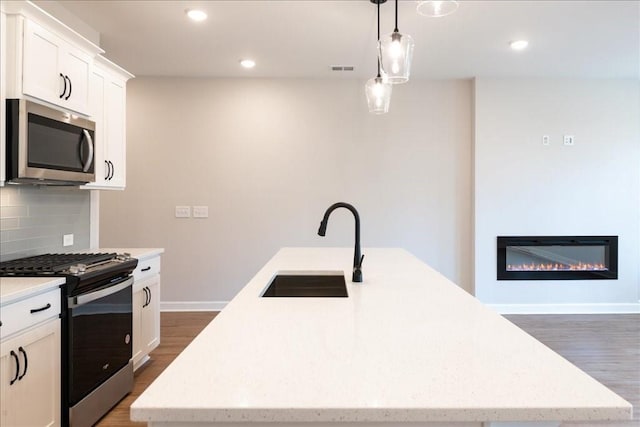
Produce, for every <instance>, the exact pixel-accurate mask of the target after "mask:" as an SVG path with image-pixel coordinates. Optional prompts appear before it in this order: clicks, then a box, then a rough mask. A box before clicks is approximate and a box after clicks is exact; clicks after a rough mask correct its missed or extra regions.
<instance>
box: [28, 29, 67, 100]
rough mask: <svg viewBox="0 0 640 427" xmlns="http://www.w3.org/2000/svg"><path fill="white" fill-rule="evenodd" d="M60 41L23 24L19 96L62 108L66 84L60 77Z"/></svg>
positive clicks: (45, 32) (53, 36) (44, 31)
mask: <svg viewBox="0 0 640 427" xmlns="http://www.w3.org/2000/svg"><path fill="white" fill-rule="evenodd" d="M62 43H63V42H62V40H60V39H59V38H58V37H56V36H55V35H54V34H52V33H51V32H49V31H47V30H45V29H44V28H42V27H40V26H39V25H37V24H35V23H33V22H31V21H29V20H25V21H24V46H23V48H24V52H23V60H22V92H23V93H25V94H27V95H31V96H33V97H36V98H39V99H42V100H44V101H48V102H51V103H54V104H61V102H62V100H61V98H60V96H61V95H63V93H64V88H65V83H66V82H65V80H64V77H61V76H60V71H59V69H60V66H59V65H60V64H59V63H58V61H59V58H60V56H61V53H60V51H61V50H62Z"/></svg>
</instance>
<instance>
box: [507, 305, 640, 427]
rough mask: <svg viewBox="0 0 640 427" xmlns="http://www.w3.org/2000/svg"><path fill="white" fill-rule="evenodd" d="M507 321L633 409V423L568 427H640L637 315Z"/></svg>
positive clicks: (639, 330)
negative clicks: (609, 390) (596, 381)
mask: <svg viewBox="0 0 640 427" xmlns="http://www.w3.org/2000/svg"><path fill="white" fill-rule="evenodd" d="M505 317H506V318H507V319H509V320H510V321H511V322H512V323H514V324H516V325H517V326H519V327H520V328H521V329H523V330H525V331H526V332H527V333H529V334H530V335H532V336H534V337H535V338H536V339H538V340H539V341H541V342H543V343H544V344H545V345H546V346H547V347H549V348H551V349H552V350H554V351H555V352H556V353H558V354H560V355H562V356H563V357H564V358H565V359H567V360H568V361H570V362H571V363H573V364H574V365H576V366H577V367H579V368H580V369H582V370H583V371H584V372H586V373H587V374H589V375H591V376H592V377H593V378H595V379H596V380H598V381H599V382H601V383H602V384H604V385H605V386H607V387H608V388H609V389H611V390H612V391H613V392H615V393H616V394H618V395H619V396H621V397H623V398H624V399H625V400H626V401H627V402H629V403H631V404H632V405H633V409H634V414H633V421H629V422H624V423H565V424H564V425H565V426H566V427H578V426H589V427H595V426H606V427H614V426H615V427H618V426H619V427H638V426H640V314H562V315H560V314H554V315H548V314H545V315H509V316H505Z"/></svg>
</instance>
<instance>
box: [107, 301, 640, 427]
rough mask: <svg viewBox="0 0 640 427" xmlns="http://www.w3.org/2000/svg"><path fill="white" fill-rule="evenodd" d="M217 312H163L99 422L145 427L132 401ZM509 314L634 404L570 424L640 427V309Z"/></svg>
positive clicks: (569, 426)
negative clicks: (613, 417)
mask: <svg viewBox="0 0 640 427" xmlns="http://www.w3.org/2000/svg"><path fill="white" fill-rule="evenodd" d="M216 314H217V313H215V312H197V313H195V312H185V313H162V314H161V316H162V317H161V340H160V343H161V344H160V346H159V347H158V348H157V349H156V350H155V351H154V352H153V353H152V354H151V361H149V362H148V363H147V364H146V365H145V366H143V367H142V368H140V369H139V370H138V371H137V372H136V374H135V383H134V387H133V391H132V392H131V393H130V394H129V395H128V396H127V397H126V398H125V399H123V400H122V401H121V402H120V403H119V404H118V405H117V406H116V407H115V408H114V409H113V410H112V411H111V412H109V413H108V414H107V415H106V416H105V417H104V418H103V419H102V420H101V421H100V422H99V423H98V424H97V425H98V426H99V427H124V426H140V427H141V426H144V425H145V424H144V423H134V422H131V421H130V420H129V406H130V405H131V403H132V402H133V401H134V400H135V399H136V398H137V397H138V396H139V395H140V394H141V393H142V392H143V391H144V389H145V388H146V387H147V386H148V385H149V384H150V383H151V382H152V381H153V380H154V379H155V378H156V377H157V376H158V375H160V373H161V372H162V371H163V370H164V369H165V368H166V367H167V366H168V365H169V364H170V363H171V361H172V360H173V359H175V357H176V356H177V355H178V354H180V352H181V351H182V350H183V349H184V348H185V347H186V346H187V345H188V344H189V343H190V342H191V340H193V338H195V336H196V335H198V333H199V332H200V331H201V330H202V329H203V328H204V327H205V326H206V325H207V324H208V323H209V322H210V321H211V320H212V319H213V318H214V317H215V316H216ZM506 317H507V318H508V319H509V320H510V321H511V322H513V323H514V324H516V325H518V326H519V327H520V328H522V329H524V330H525V331H527V332H528V333H529V334H530V335H532V336H534V337H535V338H537V339H538V340H540V341H542V342H543V343H544V344H546V345H547V346H548V347H549V348H551V349H553V350H554V351H556V352H557V353H559V354H561V355H562V356H563V357H565V358H566V359H567V360H569V361H571V362H572V363H573V364H575V365H576V366H578V367H579V368H580V369H582V370H583V371H585V372H586V373H588V374H589V375H591V376H592V377H594V378H595V379H597V380H598V381H600V382H601V383H602V384H604V385H606V386H607V387H609V388H610V389H611V390H613V391H614V392H616V393H617V394H619V395H620V396H622V397H623V398H625V399H626V400H627V401H629V402H631V403H632V404H633V407H634V420H633V421H629V422H623V423H565V424H564V426H565V427H596V426H598V427H640V314H616V315H611V314H590V315H581V314H571V315H510V316H506ZM636 408H637V409H636Z"/></svg>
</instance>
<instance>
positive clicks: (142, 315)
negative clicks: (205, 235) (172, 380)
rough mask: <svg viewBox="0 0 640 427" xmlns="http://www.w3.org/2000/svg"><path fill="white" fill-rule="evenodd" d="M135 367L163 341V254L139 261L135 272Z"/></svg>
mask: <svg viewBox="0 0 640 427" xmlns="http://www.w3.org/2000/svg"><path fill="white" fill-rule="evenodd" d="M133 280H134V282H133V368H134V369H138V368H139V367H140V366H141V365H143V364H144V363H145V362H146V361H147V360H149V353H151V351H152V350H153V349H155V348H156V347H157V346H158V344H160V256H159V255H155V256H152V257H149V258H146V259H139V260H138V267H137V268H136V270H135V271H134V272H133Z"/></svg>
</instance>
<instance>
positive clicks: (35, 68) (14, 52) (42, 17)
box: [5, 2, 103, 116]
mask: <svg viewBox="0 0 640 427" xmlns="http://www.w3.org/2000/svg"><path fill="white" fill-rule="evenodd" d="M5 7H6V9H7V10H6V12H7V21H8V22H7V40H8V43H7V49H6V50H7V54H8V55H7V56H8V57H7V60H8V64H9V65H8V70H7V75H8V81H7V85H8V90H7V92H8V97H11V98H22V97H31V98H36V99H38V100H40V101H45V102H47V103H50V104H53V105H56V106H59V107H62V108H63V109H65V110H69V111H72V112H75V113H78V114H82V115H85V116H89V115H90V112H89V78H90V76H91V70H92V67H93V60H94V57H95V56H96V55H97V54H99V53H102V52H103V51H102V49H100V48H99V47H98V46H96V45H94V44H93V43H91V42H90V41H88V40H87V39H85V38H84V37H82V36H81V35H80V34H78V33H76V32H74V31H73V30H71V29H70V28H68V27H66V26H65V25H64V24H62V23H61V22H60V21H58V20H56V19H55V18H53V17H51V16H50V15H48V14H46V12H44V11H42V10H41V9H39V8H37V6H35V5H33V4H31V3H28V2H10V3H7V4H6V5H5Z"/></svg>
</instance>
